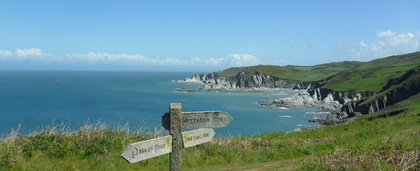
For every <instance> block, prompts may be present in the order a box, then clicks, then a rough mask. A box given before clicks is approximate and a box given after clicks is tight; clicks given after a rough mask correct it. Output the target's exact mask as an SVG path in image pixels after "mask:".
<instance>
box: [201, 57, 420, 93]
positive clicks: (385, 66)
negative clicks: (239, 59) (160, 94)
mask: <svg viewBox="0 0 420 171" xmlns="http://www.w3.org/2000/svg"><path fill="white" fill-rule="evenodd" d="M419 65H420V52H415V53H410V54H405V55H397V56H390V57H386V58H381V59H376V60H373V61H369V62H357V61H344V62H333V63H327V64H321V65H315V66H293V65H287V66H273V65H258V66H250V67H235V68H229V69H226V70H223V71H220V72H218V73H216V75H217V77H213V78H212V79H217V78H223V77H227V78H236V80H237V79H240V78H244V77H251V76H253V75H256V74H258V73H261V74H264V75H268V76H271V77H275V78H278V79H283V80H288V81H289V82H290V83H299V82H317V83H319V84H322V85H323V87H325V88H331V89H333V90H355V91H375V92H379V91H380V90H381V89H382V87H383V86H385V85H386V83H387V81H388V80H389V79H391V78H395V77H399V76H401V75H402V74H404V73H405V72H407V71H408V70H410V69H413V68H416V67H417V66H419ZM241 73H243V74H242V75H241ZM239 75H240V77H238V76H239ZM203 81H204V80H203ZM233 81H235V79H233ZM247 88H252V87H247Z"/></svg>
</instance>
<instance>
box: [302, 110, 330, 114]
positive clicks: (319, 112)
mask: <svg viewBox="0 0 420 171" xmlns="http://www.w3.org/2000/svg"><path fill="white" fill-rule="evenodd" d="M305 114H330V112H321V111H318V112H305Z"/></svg>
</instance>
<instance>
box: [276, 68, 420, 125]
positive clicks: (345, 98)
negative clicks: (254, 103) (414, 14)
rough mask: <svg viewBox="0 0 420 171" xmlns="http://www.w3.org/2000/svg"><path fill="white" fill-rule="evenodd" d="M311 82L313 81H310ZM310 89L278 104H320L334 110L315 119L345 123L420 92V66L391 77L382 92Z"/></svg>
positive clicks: (330, 122) (321, 106)
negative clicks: (330, 113)
mask: <svg viewBox="0 0 420 171" xmlns="http://www.w3.org/2000/svg"><path fill="white" fill-rule="evenodd" d="M307 85H309V84H307ZM305 88H308V89H307V91H306V92H302V93H299V94H298V95H296V96H292V97H289V98H284V99H278V100H275V101H273V105H276V106H278V107H298V106H307V107H318V108H321V109H323V110H326V111H330V112H332V116H324V117H321V118H320V119H318V120H315V122H319V123H321V124H328V125H329V124H335V123H342V122H345V121H346V120H348V119H349V118H351V117H354V116H356V115H357V114H363V115H365V114H370V113H373V112H377V111H379V110H381V109H384V108H386V107H388V106H391V105H394V104H396V103H398V102H400V101H403V100H405V99H407V98H409V97H411V96H413V95H416V94H417V93H419V92H420V66H418V67H416V68H414V69H411V70H409V71H407V72H406V73H405V74H403V75H402V76H400V77H396V78H393V79H390V80H389V81H388V83H387V84H386V85H385V86H384V87H383V88H382V90H381V91H380V92H379V93H375V92H371V91H367V92H353V91H333V90H332V89H327V88H310V87H305Z"/></svg>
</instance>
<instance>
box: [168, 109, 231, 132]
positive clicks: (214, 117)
mask: <svg viewBox="0 0 420 171" xmlns="http://www.w3.org/2000/svg"><path fill="white" fill-rule="evenodd" d="M232 120H233V118H232V117H231V116H230V115H229V114H227V113H226V112H222V111H201V112H182V129H195V128H220V127H225V126H226V125H228V124H229V123H230V122H231V121H232ZM169 125H170V115H169V113H165V115H163V116H162V126H163V128H165V129H166V130H169V128H170V127H169Z"/></svg>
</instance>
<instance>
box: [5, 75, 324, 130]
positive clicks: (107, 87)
mask: <svg viewBox="0 0 420 171" xmlns="http://www.w3.org/2000/svg"><path fill="white" fill-rule="evenodd" d="M194 74H197V73H192V72H75V71H72V72H70V71H58V72H52V71H0V133H2V134H3V135H4V134H6V133H7V132H9V131H10V130H11V129H12V128H13V129H16V128H17V127H18V126H19V125H21V126H20V129H21V131H22V132H23V133H27V132H30V131H32V130H39V129H40V128H42V127H43V126H46V125H50V124H52V123H55V124H58V123H61V122H66V123H68V124H69V125H70V127H71V128H72V129H78V128H80V126H81V125H83V124H86V123H96V122H98V121H101V122H105V123H107V124H110V125H113V126H118V125H125V124H126V123H129V125H130V127H131V129H132V130H134V129H137V128H138V127H140V126H146V127H150V128H154V127H160V125H161V117H162V115H163V114H164V113H165V112H168V110H169V103H182V105H183V111H185V112H187V111H188V112H190V111H210V110H218V111H225V112H227V113H228V114H229V115H231V116H232V117H233V118H234V120H233V121H232V122H231V123H230V124H229V125H228V126H226V127H225V128H215V132H216V136H230V135H233V136H236V135H245V134H258V133H266V132H274V131H292V130H295V129H297V128H302V127H307V126H310V125H315V124H313V123H309V122H308V120H309V119H313V118H314V117H317V116H318V114H313V113H314V111H316V110H315V109H310V108H293V109H275V108H270V107H262V106H260V105H259V104H258V102H260V101H269V100H272V99H275V98H282V97H287V96H290V95H291V94H288V93H286V92H280V91H279V92H217V91H198V92H189V93H187V92H178V91H177V90H179V89H180V88H197V87H199V85H194V84H183V83H175V82H172V80H182V79H184V78H186V77H190V76H192V75H194Z"/></svg>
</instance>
